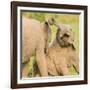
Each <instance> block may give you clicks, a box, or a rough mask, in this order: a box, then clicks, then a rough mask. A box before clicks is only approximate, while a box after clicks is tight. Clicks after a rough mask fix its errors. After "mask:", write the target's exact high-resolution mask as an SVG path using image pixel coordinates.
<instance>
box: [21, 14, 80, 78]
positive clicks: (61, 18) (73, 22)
mask: <svg viewBox="0 0 90 90" xmlns="http://www.w3.org/2000/svg"><path fill="white" fill-rule="evenodd" d="M22 15H23V16H25V17H28V18H33V19H37V20H39V21H40V22H43V21H45V20H46V19H48V18H50V17H54V18H55V20H56V22H57V23H63V24H69V25H70V26H71V27H72V30H73V32H74V38H75V39H74V40H75V42H74V46H75V47H76V51H77V53H78V55H79V42H80V41H79V33H80V32H79V15H78V14H55V13H33V12H31V13H30V12H22ZM51 30H52V31H51V32H52V40H51V42H52V41H53V40H54V38H55V36H56V32H57V30H56V27H55V26H51ZM33 59H34V58H32V57H31V58H30V61H31V62H30V74H29V76H30V77H31V76H32V74H33ZM70 73H71V75H76V74H77V73H76V71H75V70H74V68H73V67H71V68H70Z"/></svg>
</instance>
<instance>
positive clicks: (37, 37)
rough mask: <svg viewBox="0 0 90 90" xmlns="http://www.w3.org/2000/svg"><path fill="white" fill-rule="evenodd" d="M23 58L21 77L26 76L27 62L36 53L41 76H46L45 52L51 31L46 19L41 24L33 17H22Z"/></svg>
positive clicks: (27, 71)
mask: <svg viewBox="0 0 90 90" xmlns="http://www.w3.org/2000/svg"><path fill="white" fill-rule="evenodd" d="M22 31H23V32H22V33H23V38H22V39H23V59H22V64H23V67H22V77H28V73H29V70H28V68H29V62H30V57H31V56H32V55H36V62H37V65H38V68H39V71H40V75H41V76H48V70H47V62H46V58H45V53H46V51H47V48H48V44H49V40H48V39H49V38H50V37H51V36H50V35H51V31H50V27H49V23H48V22H47V21H45V22H43V23H42V24H41V23H40V22H39V21H37V20H34V19H28V18H25V17H23V18H22Z"/></svg>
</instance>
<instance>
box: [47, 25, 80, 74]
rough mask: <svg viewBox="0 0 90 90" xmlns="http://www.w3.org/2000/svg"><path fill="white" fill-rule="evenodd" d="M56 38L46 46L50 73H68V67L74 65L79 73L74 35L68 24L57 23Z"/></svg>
mask: <svg viewBox="0 0 90 90" xmlns="http://www.w3.org/2000/svg"><path fill="white" fill-rule="evenodd" d="M57 28H58V30H57V34H56V38H55V40H54V41H53V43H52V44H51V46H50V47H49V48H48V53H47V63H48V65H47V66H48V72H49V74H50V75H69V67H70V66H74V68H75V69H76V71H77V72H78V73H79V58H78V56H77V54H76V49H75V47H74V45H73V43H74V37H73V32H72V29H71V27H70V26H69V25H65V24H59V25H57Z"/></svg>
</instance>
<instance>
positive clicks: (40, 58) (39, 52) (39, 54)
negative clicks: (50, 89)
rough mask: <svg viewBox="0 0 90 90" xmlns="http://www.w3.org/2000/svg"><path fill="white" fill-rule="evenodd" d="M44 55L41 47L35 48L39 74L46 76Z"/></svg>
mask: <svg viewBox="0 0 90 90" xmlns="http://www.w3.org/2000/svg"><path fill="white" fill-rule="evenodd" d="M46 61H47V60H46V56H45V53H44V50H43V49H40V48H39V49H37V50H36V62H37V65H38V68H39V71H40V74H41V76H48V70H47V62H46Z"/></svg>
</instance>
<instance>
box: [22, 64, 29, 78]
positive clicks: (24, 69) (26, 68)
mask: <svg viewBox="0 0 90 90" xmlns="http://www.w3.org/2000/svg"><path fill="white" fill-rule="evenodd" d="M29 69H30V65H29V62H27V63H25V64H24V65H23V66H22V77H24V78H26V77H28V73H29Z"/></svg>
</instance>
